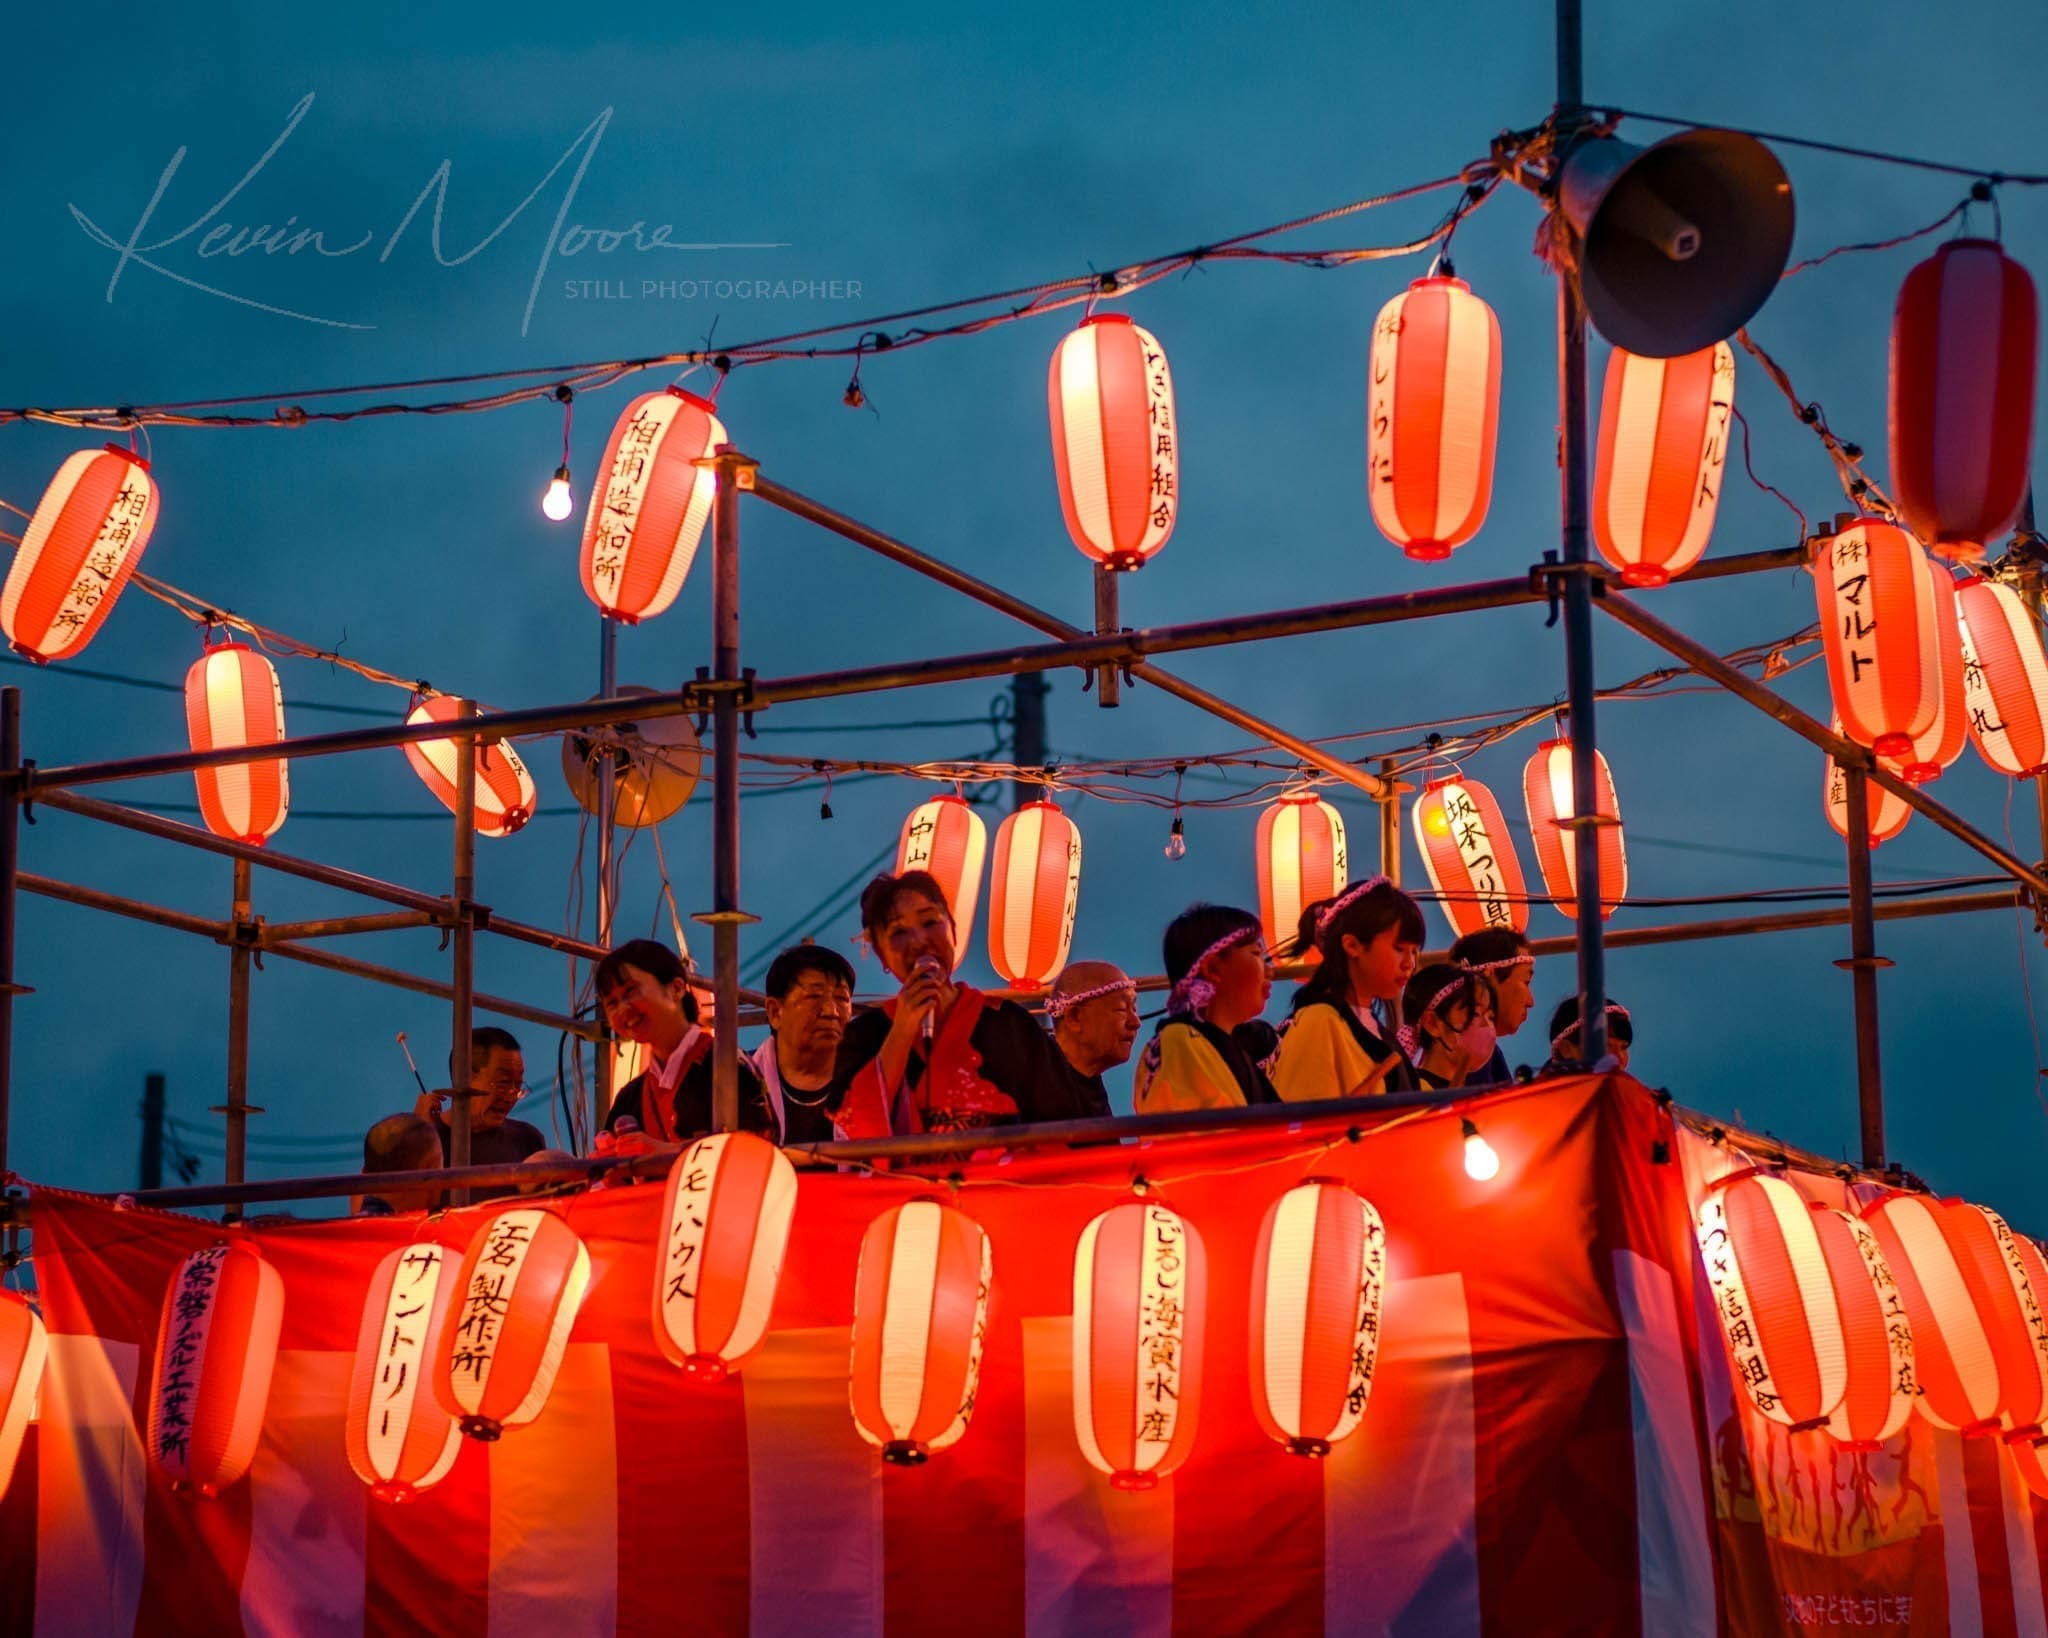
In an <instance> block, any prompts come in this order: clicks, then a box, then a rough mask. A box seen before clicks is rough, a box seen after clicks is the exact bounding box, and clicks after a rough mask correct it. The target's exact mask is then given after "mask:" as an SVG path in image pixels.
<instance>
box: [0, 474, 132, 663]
mask: <svg viewBox="0 0 2048 1638" xmlns="http://www.w3.org/2000/svg"><path fill="white" fill-rule="evenodd" d="M155 527H156V485H155V484H153V483H152V482H150V478H149V463H148V462H147V461H145V460H142V459H141V458H140V457H138V456H135V455H131V454H130V453H129V452H128V451H127V450H125V449H121V448H119V447H117V446H116V445H114V444H109V445H107V447H106V448H105V449H82V450H80V451H79V452H78V453H77V454H75V455H71V456H67V457H66V458H65V461H64V464H63V465H62V466H60V467H58V468H57V475H56V477H54V478H52V479H51V480H50V487H49V488H47V489H45V490H44V491H43V498H42V499H41V500H40V501H38V502H37V503H36V509H35V515H34V516H33V517H31V518H30V519H29V521H28V528H27V529H25V530H23V531H22V536H21V545H20V546H19V547H17V548H16V549H15V553H14V563H13V566H12V567H11V568H9V569H8V571H7V584H6V586H5V588H4V589H0V629H4V630H5V631H6V633H7V641H8V642H9V643H10V644H11V645H12V646H13V649H14V652H15V653H17V654H19V655H22V656H23V657H25V658H27V659H31V660H35V661H37V662H38V663H40V662H42V661H45V660H64V659H69V658H70V657H71V656H72V655H74V654H76V653H78V652H79V651H80V650H81V649H83V648H84V647H85V645H86V644H87V643H89V642H91V641H92V639H93V633H94V632H96V631H98V630H99V629H100V626H101V625H102V624H103V623H104V622H105V620H106V618H107V616H108V615H109V614H110V613H111V612H112V611H113V607H114V600H115V599H116V598H117V597H119V596H120V595H121V589H122V588H123V587H124V586H126V585H127V584H128V578H129V576H130V575H132V574H134V573H135V566H136V564H138V563H140V562H141V561H142V552H143V548H144V547H146V546H147V545H148V544H149V535H150V531H151V530H152V529H154V528H155Z"/></svg>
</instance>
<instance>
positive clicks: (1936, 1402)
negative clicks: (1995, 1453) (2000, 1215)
mask: <svg viewBox="0 0 2048 1638" xmlns="http://www.w3.org/2000/svg"><path fill="white" fill-rule="evenodd" d="M1863 1220H1864V1221H1865V1222H1866V1223H1868V1224H1869V1225H1870V1228H1871V1232H1872V1233H1874V1234H1875V1235H1876V1236H1877V1243H1878V1246H1879V1247H1880V1249H1882V1250H1883V1252H1884V1260H1885V1262H1886V1263H1887V1264H1888V1265H1889V1266H1890V1268H1891V1271H1892V1277H1893V1278H1894V1279H1895V1280H1897V1281H1898V1283H1899V1295H1900V1296H1901V1297H1902V1298H1904V1299H1905V1304H1906V1313H1907V1315H1908V1317H1909V1318H1910V1319H1911V1320H1912V1324H1913V1360H1914V1374H1915V1375H1916V1376H1917V1377H1918V1378H1919V1382H1920V1399H1919V1407H1920V1414H1921V1415H1922V1416H1924V1417H1926V1418H1927V1420H1928V1421H1930V1422H1932V1423H1933V1424H1934V1425H1935V1426H1936V1427H1941V1428H1952V1429H1959V1430H1960V1431H1962V1432H1964V1433H1986V1432H1990V1431H1991V1430H1992V1429H1994V1428H1996V1427H1997V1426H1998V1414H1999V1410H2000V1409H2001V1405H2000V1398H1999V1393H2000V1384H1999V1370H1998V1359H1997V1356H1996V1355H1995V1354H1994V1353H1993V1352H1992V1344H1991V1332H1992V1329H1993V1326H1994V1324H1995V1317H1994V1316H1993V1315H1992V1314H1991V1313H1990V1312H1988V1311H1987V1310H1988V1308H1989V1304H1990V1288H1989V1287H1988V1286H1987V1285H1986V1284H1985V1282H1984V1281H1983V1280H1982V1278H1981V1277H1980V1276H1979V1275H1978V1274H1977V1272H1976V1266H1975V1265H1976V1255H1977V1254H1976V1252H1975V1251H1974V1250H1973V1249H1972V1247H1971V1245H1970V1243H1969V1240H1968V1238H1967V1237H1966V1230H1967V1225H1966V1224H1965V1223H1964V1222H1963V1220H1962V1219H1961V1217H1960V1215H1959V1214H1958V1213H1954V1212H1950V1211H1948V1210H1946V1209H1945V1208H1944V1207H1943V1206H1942V1204H1941V1202H1939V1201H1938V1200H1933V1199H1930V1198H1929V1197H1927V1196H1926V1195H1919V1194H1890V1195H1886V1196H1885V1197H1884V1198H1883V1199H1881V1200H1878V1201H1875V1202H1873V1203H1872V1204H1871V1205H1870V1206H1868V1207H1866V1208H1865V1209H1864V1212H1863Z"/></svg>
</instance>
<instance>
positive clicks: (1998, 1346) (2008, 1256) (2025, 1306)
mask: <svg viewBox="0 0 2048 1638" xmlns="http://www.w3.org/2000/svg"><path fill="white" fill-rule="evenodd" d="M1942 1210H1943V1211H1945V1212H1947V1213H1948V1214H1949V1216H1950V1217H1951V1218H1952V1219H1954V1221H1955V1233H1954V1235H1953V1236H1952V1238H1953V1239H1955V1240H1956V1241H1957V1242H1959V1244H1960V1245H1961V1246H1962V1247H1964V1248H1967V1249H1968V1251H1969V1253H1970V1261H1969V1263H1967V1264H1966V1265H1965V1268H1964V1274H1965V1277H1966V1278H1967V1279H1968V1280H1969V1282H1970V1285H1971V1288H1972V1291H1973V1293H1974V1294H1975V1295H1976V1296H1977V1299H1978V1303H1977V1306H1978V1311H1979V1312H1980V1313H1981V1314H1983V1315H1984V1317H1985V1320H1986V1325H1985V1335H1986V1336H1987V1337H1988V1338H1989V1339H1990V1342H1991V1357H1992V1358H1993V1359H1994V1360H1995V1361H1996V1362H1997V1365H1998V1402H1999V1419H2000V1421H2001V1422H2002V1423H2003V1424H2004V1425H2005V1427H2006V1428H2007V1430H2008V1431H2009V1433H2010V1434H2011V1435H2012V1436H2014V1437H2025V1438H2029V1439H2031V1438H2036V1437H2038V1436H2039V1435H2040V1432H2041V1419H2042V1415H2043V1412H2044V1410H2048V1319H2044V1318H2043V1315H2042V1312H2041V1302H2040V1298H2039V1297H2038V1296H2037V1295H2036V1292H2035V1287H2034V1280H2033V1275H2032V1271H2031V1269H2030V1268H2029V1265H2028V1259H2027V1257H2026V1255H2025V1254H2024V1253H2023V1252H2022V1251H2021V1250H2020V1244H2021V1242H2020V1238H2019V1236H2018V1235H2016V1234H2014V1233H2013V1231H2012V1230H2011V1229H2010V1228H2009V1227H2007V1226H2006V1222H2005V1219H2004V1218H2002V1217H2000V1216H1999V1215H1998V1213H1997V1212H1995V1211H1992V1210H1991V1209H1990V1208H1989V1207H1986V1206H1973V1205H1971V1204H1969V1202H1967V1201H1963V1200H1944V1201H1943V1202H1942ZM2033 1263H2034V1264H2035V1265H2038V1264H2039V1263H2040V1256H2039V1254H2038V1253H2036V1254H2035V1256H2034V1258H2033Z"/></svg>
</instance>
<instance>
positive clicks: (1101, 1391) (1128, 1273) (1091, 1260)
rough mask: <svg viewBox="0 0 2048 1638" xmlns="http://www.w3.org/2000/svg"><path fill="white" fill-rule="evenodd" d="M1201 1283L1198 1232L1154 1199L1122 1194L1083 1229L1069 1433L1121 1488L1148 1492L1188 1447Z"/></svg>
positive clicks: (1196, 1410) (1204, 1281)
mask: <svg viewBox="0 0 2048 1638" xmlns="http://www.w3.org/2000/svg"><path fill="white" fill-rule="evenodd" d="M1207 1286H1208V1275H1207V1268H1206V1259H1205V1257H1204V1255H1203V1252H1202V1237H1201V1236H1200V1235H1199V1234H1197V1233H1196V1232H1195V1229H1194V1225H1192V1224H1191V1223H1188V1222H1187V1221H1185V1220H1184V1219H1182V1218H1181V1217H1179V1216H1178V1215H1177V1214H1175V1213H1174V1212H1173V1211H1171V1210H1169V1209H1168V1208H1167V1207H1165V1206H1162V1205H1159V1204H1157V1203H1156V1202H1152V1201H1144V1200H1127V1201H1125V1202H1124V1203H1123V1204H1122V1205H1120V1206H1112V1207H1110V1209H1109V1210H1108V1211H1106V1212H1104V1213H1103V1214H1102V1215H1101V1216H1100V1217H1098V1218H1096V1219H1095V1220H1094V1221H1093V1222H1092V1223H1090V1224H1089V1225H1088V1226H1087V1227H1086V1228H1085V1229H1083V1230H1082V1231H1081V1243H1080V1245H1079V1247H1078V1248H1077V1249H1076V1250H1075V1252H1074V1436H1075V1437H1076V1438H1077V1439H1078V1440H1079V1441H1080V1445H1081V1454H1082V1455H1083V1456H1084V1457H1085V1458H1087V1461H1088V1465H1089V1466H1090V1467H1092V1468H1094V1469H1095V1470H1096V1471H1097V1472H1100V1473H1107V1474H1108V1475H1109V1482H1110V1483H1111V1484H1113V1485H1115V1486H1116V1487H1117V1488H1118V1489H1119V1490H1150V1489H1151V1488H1152V1487H1153V1486H1154V1485H1156V1484H1157V1483H1158V1482H1159V1481H1160V1479H1162V1478H1164V1477H1165V1476H1166V1475H1167V1474H1169V1473H1171V1472H1172V1471H1173V1470H1174V1469H1175V1468H1177V1467H1179V1466H1180V1464H1181V1463H1182V1462H1184V1461H1186V1460H1187V1459H1188V1452H1189V1451H1190V1450H1192V1449H1193V1448H1194V1444H1195V1424H1196V1422H1197V1420H1198V1418H1199V1415H1200V1411H1201V1402H1202V1324H1203V1316H1204V1304H1205V1303H1206V1301H1207Z"/></svg>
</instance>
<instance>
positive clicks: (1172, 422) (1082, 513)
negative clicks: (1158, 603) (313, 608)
mask: <svg viewBox="0 0 2048 1638" xmlns="http://www.w3.org/2000/svg"><path fill="white" fill-rule="evenodd" d="M1046 397H1047V401H1048V403H1049V405H1050V408H1051V416H1052V458H1053V467H1054V470H1055V472H1056V474H1057V476H1058V478H1059V486H1060V509H1061V510H1062V511H1063V512H1064V513H1065V514H1066V519H1067V533H1068V534H1070V535H1072V536H1073V538H1074V544H1075V545H1076V546H1078V547H1080V549H1081V550H1082V551H1083V552H1084V553H1085V554H1087V555H1088V556H1089V557H1091V558H1093V559H1094V560H1095V561H1096V562H1097V563H1101V564H1104V565H1106V566H1107V567H1109V568H1112V569H1136V568H1139V567H1142V566H1143V565H1144V564H1145V563H1146V562H1147V561H1148V560H1149V559H1151V558H1152V557H1153V556H1154V555H1155V554H1156V553H1157V552H1158V551H1159V549H1160V548H1161V547H1163V546H1164V545H1165V544H1166V541H1167V537H1168V536H1169V535H1171V534H1172V533H1173V522H1174V518H1175V516H1176V515H1177V514H1178V512H1179V510H1180V424H1179V422H1178V421H1177V420H1176V419H1175V418H1174V408H1173V376H1172V373H1171V372H1170V371H1169V370H1168V369H1167V366H1166V349H1165V348H1164V347H1162V346H1160V345H1159V342H1158V339H1157V338H1156V337H1155V336H1153V335H1152V333H1151V332H1150V331H1148V330H1145V329H1143V328H1141V327H1140V326H1138V325H1136V324H1133V323H1132V322H1131V320H1130V318H1129V317H1128V316H1127V315H1125V314H1123V313H1095V314H1092V315H1090V316H1089V317H1087V318H1085V319H1083V320H1082V321H1081V327H1080V328H1079V329H1077V330H1075V331H1073V332H1072V333H1071V334H1069V335H1068V336H1067V337H1066V338H1065V339H1064V340H1063V341H1061V342H1060V344H1059V346H1058V347H1057V348H1055V349H1054V351H1053V355H1052V371H1051V375H1050V379H1049V380H1048V382H1047V387H1046Z"/></svg>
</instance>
